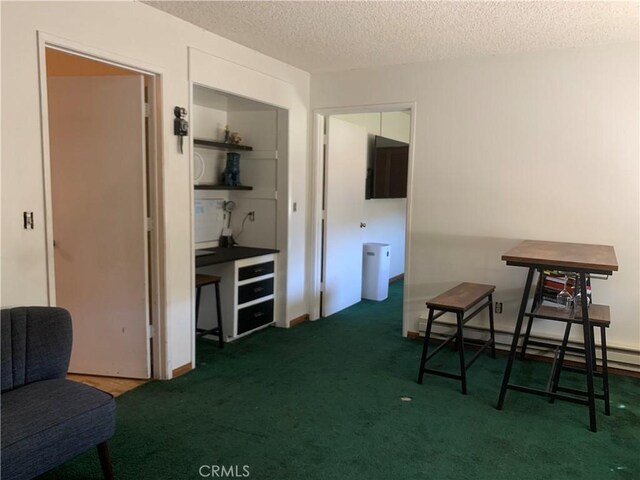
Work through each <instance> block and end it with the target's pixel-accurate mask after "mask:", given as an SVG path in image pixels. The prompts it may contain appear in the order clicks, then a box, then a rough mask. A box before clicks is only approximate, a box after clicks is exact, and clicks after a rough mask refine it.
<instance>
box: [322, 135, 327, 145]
mask: <svg viewBox="0 0 640 480" xmlns="http://www.w3.org/2000/svg"><path fill="white" fill-rule="evenodd" d="M322 144H323V145H326V144H327V134H326V133H323V134H322Z"/></svg>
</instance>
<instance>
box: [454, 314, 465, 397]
mask: <svg viewBox="0 0 640 480" xmlns="http://www.w3.org/2000/svg"><path fill="white" fill-rule="evenodd" d="M462 315H463V313H462V312H458V313H457V314H456V319H457V323H458V332H457V338H458V352H459V354H460V376H461V377H462V378H461V380H462V394H463V395H466V394H467V367H466V365H465V363H464V337H463V336H462Z"/></svg>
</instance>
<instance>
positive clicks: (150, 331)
mask: <svg viewBox="0 0 640 480" xmlns="http://www.w3.org/2000/svg"><path fill="white" fill-rule="evenodd" d="M155 334H156V329H155V328H153V325H151V324H148V325H147V337H148V338H153V337H154V336H155Z"/></svg>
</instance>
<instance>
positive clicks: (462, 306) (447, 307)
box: [418, 282, 496, 394]
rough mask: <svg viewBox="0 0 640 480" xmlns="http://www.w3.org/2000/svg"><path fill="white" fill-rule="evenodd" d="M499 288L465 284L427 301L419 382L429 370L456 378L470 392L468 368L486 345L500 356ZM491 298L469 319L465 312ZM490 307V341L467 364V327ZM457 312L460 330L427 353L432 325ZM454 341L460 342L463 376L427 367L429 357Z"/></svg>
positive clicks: (465, 391)
mask: <svg viewBox="0 0 640 480" xmlns="http://www.w3.org/2000/svg"><path fill="white" fill-rule="evenodd" d="M495 289H496V287H495V286H494V285H482V284H478V283H466V282H465V283H461V284H460V285H458V286H457V287H454V288H452V289H451V290H447V291H446V292H444V293H443V294H441V295H438V296H437V297H436V298H434V299H432V300H429V301H428V302H427V308H428V309H429V319H428V320H427V330H426V332H425V336H424V344H423V347H422V359H421V360H420V372H419V373H418V383H422V378H423V376H424V374H425V372H427V373H432V374H434V375H440V376H442V377H448V378H454V379H456V380H461V381H462V393H463V394H466V393H467V368H469V367H470V366H471V365H472V364H473V362H475V361H476V359H477V358H478V356H480V354H481V353H482V352H483V351H484V349H485V348H487V347H488V346H491V356H492V357H493V358H495V357H496V341H495V331H494V328H493V292H494V291H495ZM485 298H486V299H487V301H486V302H485V303H483V304H482V305H481V306H480V307H478V308H477V309H476V310H474V311H473V313H471V314H470V315H468V316H467V317H466V318H465V317H464V314H465V313H466V312H467V310H469V309H470V308H471V307H473V306H474V305H477V304H478V303H480V302H481V301H482V300H484V299H485ZM485 308H488V309H489V335H490V338H489V340H487V341H486V342H485V343H484V344H482V346H481V347H480V350H479V351H478V352H476V354H475V355H474V356H473V358H472V359H471V360H470V361H469V363H465V360H464V335H463V326H464V324H465V323H467V322H468V321H469V320H471V319H472V318H473V317H475V316H476V315H477V314H478V313H480V312H481V311H482V310H483V309H485ZM436 310H438V311H439V313H437V314H434V312H435V311H436ZM448 312H450V313H455V314H456V323H457V328H456V333H454V334H453V335H451V336H450V337H447V338H446V339H445V340H444V341H443V342H442V343H441V344H440V345H438V346H437V347H436V349H435V350H434V351H433V352H431V354H430V355H427V353H428V350H429V340H430V338H431V327H432V326H433V321H434V320H435V319H436V318H438V317H440V316H442V315H444V314H445V313H448ZM452 340H455V341H456V346H457V348H458V352H459V354H460V375H455V374H453V373H449V372H443V371H440V370H432V369H430V368H425V365H426V363H427V360H429V359H430V358H431V357H433V356H434V355H435V354H436V353H438V352H439V351H440V350H441V349H442V348H444V347H445V345H447V344H449V343H450V342H451V341H452Z"/></svg>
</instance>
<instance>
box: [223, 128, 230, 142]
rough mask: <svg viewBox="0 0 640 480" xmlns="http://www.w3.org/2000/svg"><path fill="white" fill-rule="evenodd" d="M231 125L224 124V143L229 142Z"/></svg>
mask: <svg viewBox="0 0 640 480" xmlns="http://www.w3.org/2000/svg"><path fill="white" fill-rule="evenodd" d="M229 133H230V132H229V125H225V126H224V143H229Z"/></svg>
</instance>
